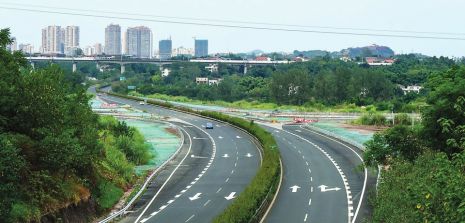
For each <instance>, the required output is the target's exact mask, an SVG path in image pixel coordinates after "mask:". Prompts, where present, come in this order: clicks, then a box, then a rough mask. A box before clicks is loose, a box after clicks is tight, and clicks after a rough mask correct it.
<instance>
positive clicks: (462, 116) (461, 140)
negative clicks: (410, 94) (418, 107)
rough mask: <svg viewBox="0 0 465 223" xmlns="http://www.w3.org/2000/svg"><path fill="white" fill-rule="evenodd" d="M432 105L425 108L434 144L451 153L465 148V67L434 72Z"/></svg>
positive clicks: (428, 136) (430, 84)
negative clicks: (438, 72) (439, 72)
mask: <svg viewBox="0 0 465 223" xmlns="http://www.w3.org/2000/svg"><path fill="white" fill-rule="evenodd" d="M427 87H428V88H429V89H430V91H431V92H430V94H429V96H428V98H427V103H428V104H429V106H428V107H427V108H426V109H425V110H424V112H423V115H422V117H423V125H424V134H425V138H426V139H428V141H430V146H431V147H432V148H435V149H437V150H440V151H444V152H446V153H447V154H449V155H451V154H454V153H458V152H461V151H463V150H464V149H465V137H464V136H465V68H464V67H454V68H452V69H451V70H449V71H447V72H444V73H441V74H436V75H433V76H432V77H431V78H430V79H429V80H428V85H427Z"/></svg>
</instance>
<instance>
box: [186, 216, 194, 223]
mask: <svg viewBox="0 0 465 223" xmlns="http://www.w3.org/2000/svg"><path fill="white" fill-rule="evenodd" d="M194 216H195V215H192V216H191V217H190V218H188V219H187V220H186V221H185V222H188V221H190V220H191V219H192V218H194Z"/></svg>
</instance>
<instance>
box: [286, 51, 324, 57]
mask: <svg viewBox="0 0 465 223" xmlns="http://www.w3.org/2000/svg"><path fill="white" fill-rule="evenodd" d="M293 54H294V56H296V57H301V56H303V57H307V58H315V57H324V56H326V55H328V54H330V52H328V51H324V50H308V51H298V50H294V52H293Z"/></svg>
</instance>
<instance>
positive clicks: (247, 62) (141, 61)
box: [27, 56, 293, 74]
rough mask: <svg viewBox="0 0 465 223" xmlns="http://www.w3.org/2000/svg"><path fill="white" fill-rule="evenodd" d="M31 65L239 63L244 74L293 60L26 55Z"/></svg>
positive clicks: (123, 69) (123, 70) (122, 66)
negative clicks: (64, 63) (61, 63)
mask: <svg viewBox="0 0 465 223" xmlns="http://www.w3.org/2000/svg"><path fill="white" fill-rule="evenodd" d="M27 59H28V60H29V62H30V63H31V66H32V67H33V68H34V64H35V63H36V62H51V63H54V62H72V63H73V72H76V71H77V63H79V62H95V63H96V66H97V67H99V66H100V64H102V63H105V64H119V65H120V66H121V74H123V73H124V72H125V71H126V67H125V65H126V64H156V65H159V66H160V68H161V67H163V66H164V65H169V64H172V63H175V62H188V63H205V64H231V65H240V66H243V67H244V74H245V73H247V67H250V66H257V65H261V66H269V65H277V64H289V63H293V61H287V60H281V61H261V60H227V59H218V58H212V59H191V60H188V61H184V60H161V59H150V58H147V59H144V58H125V57H118V56H116V57H115V56H111V57H27Z"/></svg>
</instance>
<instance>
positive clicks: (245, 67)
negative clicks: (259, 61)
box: [244, 64, 247, 75]
mask: <svg viewBox="0 0 465 223" xmlns="http://www.w3.org/2000/svg"><path fill="white" fill-rule="evenodd" d="M246 74H247V65H245V64H244V75H246Z"/></svg>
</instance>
